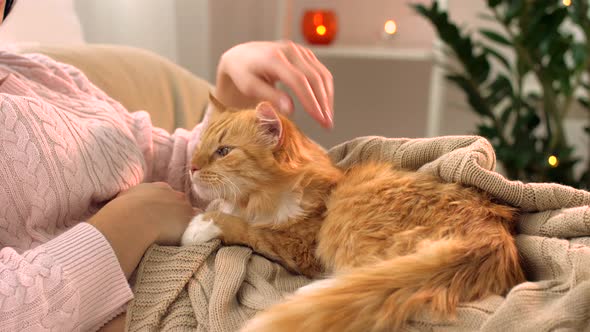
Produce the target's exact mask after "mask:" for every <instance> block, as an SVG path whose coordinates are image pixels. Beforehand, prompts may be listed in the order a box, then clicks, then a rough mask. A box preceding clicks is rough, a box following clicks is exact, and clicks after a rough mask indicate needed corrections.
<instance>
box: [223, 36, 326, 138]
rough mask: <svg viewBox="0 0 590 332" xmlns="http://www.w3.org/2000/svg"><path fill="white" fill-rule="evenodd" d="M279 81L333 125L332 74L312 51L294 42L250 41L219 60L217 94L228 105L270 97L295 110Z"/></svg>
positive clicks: (309, 109) (281, 107)
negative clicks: (278, 83)
mask: <svg viewBox="0 0 590 332" xmlns="http://www.w3.org/2000/svg"><path fill="white" fill-rule="evenodd" d="M279 81H280V82H282V83H283V84H285V85H286V86H287V87H289V88H290V89H291V90H292V91H293V92H294V93H295V95H296V96H297V98H298V99H299V101H300V102H301V104H302V105H303V107H304V108H305V110H306V111H307V112H308V113H309V114H310V115H311V116H312V117H313V118H314V119H316V120H317V121H318V122H319V123H320V124H321V125H322V126H324V127H326V128H331V127H332V126H333V116H334V111H333V107H334V85H333V81H332V75H331V74H330V72H329V71H328V69H326V67H324V65H322V64H321V63H320V62H319V61H318V59H317V58H316V57H315V55H314V54H313V53H312V51H311V50H309V49H307V48H305V47H303V46H301V45H297V44H295V43H293V42H249V43H245V44H240V45H237V46H235V47H233V48H231V49H229V50H228V51H226V52H225V53H224V54H223V55H222V56H221V59H220V61H219V66H218V68H217V82H216V84H217V89H216V92H215V94H216V97H217V98H218V99H219V100H220V101H221V102H222V103H224V104H225V105H227V106H231V107H236V108H244V107H251V106H254V105H255V104H256V103H258V102H260V101H262V100H266V101H270V102H271V103H273V104H274V105H275V106H276V107H277V108H278V109H279V110H281V111H282V112H285V113H291V112H293V101H292V100H291V98H290V97H289V95H288V94H287V93H285V92H284V91H281V90H279V89H277V88H276V86H275V84H276V83H277V82H279Z"/></svg>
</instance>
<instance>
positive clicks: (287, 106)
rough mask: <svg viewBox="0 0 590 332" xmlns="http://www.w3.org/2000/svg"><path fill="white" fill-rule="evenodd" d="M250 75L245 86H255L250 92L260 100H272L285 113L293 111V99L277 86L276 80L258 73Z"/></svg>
mask: <svg viewBox="0 0 590 332" xmlns="http://www.w3.org/2000/svg"><path fill="white" fill-rule="evenodd" d="M244 75H248V77H247V79H245V81H246V83H245V86H249V87H253V88H251V89H250V90H251V91H249V93H250V94H251V95H252V96H253V97H255V98H256V99H258V100H265V101H270V102H271V103H272V104H273V105H275V107H277V109H278V110H279V111H281V112H282V113H284V114H291V113H293V108H294V107H293V101H292V100H291V97H289V95H288V94H287V93H285V92H284V91H281V90H280V89H277V88H276V87H275V83H274V82H275V80H272V79H268V80H264V79H262V78H260V77H259V76H256V75H249V74H248V73H244Z"/></svg>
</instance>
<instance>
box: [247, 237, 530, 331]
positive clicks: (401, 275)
mask: <svg viewBox="0 0 590 332" xmlns="http://www.w3.org/2000/svg"><path fill="white" fill-rule="evenodd" d="M503 241H506V239H503V240H502V239H499V241H495V242H496V246H495V247H494V244H491V245H490V244H489V242H488V244H487V245H486V246H485V247H484V246H482V247H480V248H473V247H474V245H473V243H471V244H469V243H465V242H462V241H458V240H439V241H436V242H432V243H430V244H425V245H424V246H422V247H421V249H419V250H418V251H416V252H415V253H413V254H410V255H406V256H400V257H397V258H394V259H391V260H387V261H382V262H380V263H378V264H376V265H371V266H367V267H362V268H356V269H353V270H351V271H349V272H348V273H346V274H343V275H340V276H336V277H334V278H332V279H326V280H323V281H320V282H316V283H312V284H311V285H310V286H308V287H304V288H302V289H300V290H299V291H297V292H296V293H295V294H294V295H292V296H291V297H290V298H288V299H287V300H286V301H284V302H282V303H280V304H278V305H275V306H273V307H271V308H270V309H269V310H267V311H264V312H262V313H260V314H259V315H257V316H256V317H254V319H252V320H251V321H250V322H248V323H247V324H246V326H245V327H244V328H243V330H242V332H271V331H272V332H282V331H290V332H291V331H292V332H295V331H306V332H316V331H317V332H328V331H395V330H398V329H400V328H401V327H402V325H404V324H405V323H406V322H407V320H408V319H410V318H412V317H414V315H415V314H417V313H418V312H420V311H422V310H423V309H426V308H428V309H430V311H429V312H430V314H435V315H437V316H439V317H452V316H453V314H454V313H455V309H456V307H457V304H458V303H459V302H462V301H470V300H475V299H478V298H482V297H486V296H488V295H491V294H502V293H505V292H506V291H507V290H509V289H510V288H511V287H512V286H514V285H516V284H517V283H519V282H521V281H523V280H524V276H523V273H522V270H521V268H520V265H519V263H518V253H517V251H516V246H515V245H514V243H513V242H512V239H508V240H507V241H506V242H503ZM502 242H503V243H502ZM510 244H512V245H510Z"/></svg>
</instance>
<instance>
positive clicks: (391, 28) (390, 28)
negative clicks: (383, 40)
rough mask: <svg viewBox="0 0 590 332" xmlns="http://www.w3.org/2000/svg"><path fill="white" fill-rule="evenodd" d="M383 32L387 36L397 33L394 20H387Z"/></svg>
mask: <svg viewBox="0 0 590 332" xmlns="http://www.w3.org/2000/svg"><path fill="white" fill-rule="evenodd" d="M383 31H385V33H386V34H388V35H394V34H395V33H396V32H397V23H395V21H394V20H387V21H386V22H385V25H384V26H383Z"/></svg>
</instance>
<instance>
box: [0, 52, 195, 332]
mask: <svg viewBox="0 0 590 332" xmlns="http://www.w3.org/2000/svg"><path fill="white" fill-rule="evenodd" d="M129 88H130V89H133V88H134V87H132V86H130V87H129ZM0 108H1V110H0V246H1V250H0V331H25V330H26V331H49V330H51V331H70V330H79V331H88V330H96V329H97V328H98V327H100V326H102V325H103V324H104V323H106V322H107V321H108V320H109V319H110V318H112V317H114V316H115V315H117V314H119V313H120V312H122V311H123V310H124V309H125V304H126V303H127V302H128V301H129V300H130V299H131V298H132V297H133V294H132V292H131V289H130V287H129V285H128V283H127V280H126V279H125V276H124V275H123V272H122V270H121V268H120V266H119V264H118V261H117V258H116V256H115V254H114V252H113V250H112V248H111V247H110V245H109V243H108V242H107V241H106V239H105V238H104V237H103V236H102V234H101V233H100V232H98V231H97V230H96V229H95V228H94V227H92V226H90V225H89V224H87V223H85V222H84V221H85V220H87V219H88V218H89V217H90V216H92V215H93V214H94V213H95V212H96V211H97V210H98V209H100V208H101V207H102V206H103V205H104V204H105V203H106V202H107V201H109V200H110V199H112V198H113V197H114V196H115V195H117V193H119V192H120V191H121V190H125V189H127V188H129V187H132V186H134V185H137V184H138V183H140V182H143V181H146V182H151V181H166V182H168V183H170V184H171V185H172V187H174V188H175V189H177V190H181V191H185V192H187V193H188V191H189V186H187V185H186V183H185V181H186V177H185V176H184V173H185V172H183V171H182V170H183V169H186V168H185V165H186V163H187V160H188V157H189V156H188V153H189V148H188V146H189V145H191V146H192V144H194V142H195V141H196V139H197V138H196V137H197V135H198V134H197V132H198V131H199V126H197V128H195V130H193V131H192V132H188V131H185V130H177V131H176V132H175V133H174V134H173V135H170V134H168V133H167V132H166V131H164V130H161V129H158V128H154V127H152V125H151V122H150V118H149V115H148V114H147V113H145V112H135V113H128V112H127V111H126V110H125V109H124V108H123V107H122V106H121V105H120V104H119V103H117V102H116V101H114V100H112V99H111V98H109V97H108V96H107V95H106V94H105V93H103V92H102V91H100V90H99V89H98V88H96V87H95V86H94V85H92V84H91V83H90V82H89V81H88V79H87V78H86V77H85V76H84V75H83V74H82V73H81V72H80V71H79V70H77V69H75V68H73V67H71V66H69V65H65V64H61V63H57V62H55V61H53V60H51V59H49V58H48V57H45V56H42V55H27V56H20V55H14V54H9V53H4V52H0ZM189 194H190V193H189Z"/></svg>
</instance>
